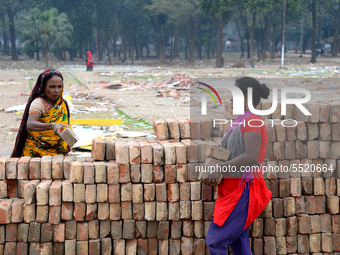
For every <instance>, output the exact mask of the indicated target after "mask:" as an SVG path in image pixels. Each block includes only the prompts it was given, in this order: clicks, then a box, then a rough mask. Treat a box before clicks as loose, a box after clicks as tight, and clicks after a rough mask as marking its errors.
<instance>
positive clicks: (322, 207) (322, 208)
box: [315, 196, 326, 214]
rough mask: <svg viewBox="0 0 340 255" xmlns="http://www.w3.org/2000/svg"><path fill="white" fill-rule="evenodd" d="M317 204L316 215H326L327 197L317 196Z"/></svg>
mask: <svg viewBox="0 0 340 255" xmlns="http://www.w3.org/2000/svg"><path fill="white" fill-rule="evenodd" d="M315 202H316V213H318V214H320V213H325V212H326V197H325V196H315Z"/></svg>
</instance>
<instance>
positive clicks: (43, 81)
mask: <svg viewBox="0 0 340 255" xmlns="http://www.w3.org/2000/svg"><path fill="white" fill-rule="evenodd" d="M53 76H58V77H60V78H61V80H63V77H62V76H60V75H58V74H51V75H47V76H45V77H44V78H43V79H42V93H43V94H45V88H46V84H47V82H48V80H50V79H52V77H53Z"/></svg>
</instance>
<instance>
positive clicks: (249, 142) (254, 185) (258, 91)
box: [206, 77, 271, 255]
mask: <svg viewBox="0 0 340 255" xmlns="http://www.w3.org/2000/svg"><path fill="white" fill-rule="evenodd" d="M235 85H236V86H237V87H239V88H240V89H241V90H242V92H243V94H244V98H245V109H246V110H247V111H246V112H245V113H244V114H243V115H241V116H238V117H237V118H236V119H235V121H234V123H245V124H242V125H240V128H241V132H240V134H242V138H243V146H244V153H242V154H240V155H238V156H236V157H234V158H233V159H230V160H228V161H226V162H224V163H222V164H219V166H221V167H223V166H227V167H228V166H230V167H232V166H235V167H236V168H237V169H240V168H241V167H242V166H243V167H245V166H252V165H254V164H257V165H259V167H258V170H257V171H255V172H251V173H250V174H249V173H248V174H247V173H243V175H242V176H240V177H237V178H235V177H233V176H232V175H230V173H228V172H227V173H225V175H224V178H223V179H222V181H221V183H220V184H219V185H218V199H217V200H216V202H215V209H214V214H213V220H212V223H211V225H210V227H209V230H208V235H207V238H206V243H207V246H208V248H209V252H210V254H211V255H220V254H223V255H225V254H228V252H227V246H228V245H230V247H231V249H232V251H233V254H234V255H250V254H252V252H251V249H250V243H249V236H248V229H249V226H250V225H251V223H252V222H253V221H254V220H255V219H256V218H257V217H258V216H259V215H260V213H261V212H262V211H263V209H264V208H265V207H266V205H267V204H268V202H269V201H270V199H271V191H270V190H269V189H268V188H267V186H266V183H265V181H264V178H263V172H262V166H261V164H262V163H263V161H264V157H265V154H266V148H267V130H266V126H265V125H264V123H263V118H262V117H261V116H258V115H255V114H253V113H251V112H250V111H249V108H248V104H247V102H248V100H247V91H248V88H249V87H251V88H252V90H253V106H254V108H255V107H256V106H257V105H258V104H259V103H260V100H261V97H262V98H268V95H269V93H270V90H269V88H268V87H267V86H266V85H265V84H260V83H259V82H258V81H257V80H256V79H254V78H251V77H243V78H240V79H238V80H236V84H235ZM249 121H250V122H249ZM262 123H263V125H261V124H262ZM236 125H237V124H236ZM229 131H230V129H228V130H227V132H229ZM227 132H226V133H227ZM241 141H242V140H241ZM222 145H223V141H222ZM209 182H210V183H212V184H214V183H215V184H216V183H218V179H217V178H213V177H212V178H211V179H210V180H209Z"/></svg>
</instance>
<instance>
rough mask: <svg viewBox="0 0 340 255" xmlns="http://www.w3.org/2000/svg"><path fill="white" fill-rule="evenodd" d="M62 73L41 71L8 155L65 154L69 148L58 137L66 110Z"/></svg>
mask: <svg viewBox="0 0 340 255" xmlns="http://www.w3.org/2000/svg"><path fill="white" fill-rule="evenodd" d="M63 89H64V85H63V76H62V74H61V73H60V72H58V71H57V70H53V69H47V70H46V71H44V72H43V73H41V74H40V75H39V77H38V80H37V82H36V84H35V86H34V88H33V90H32V93H31V95H30V97H29V99H28V102H27V105H26V109H25V112H24V116H23V118H22V121H21V125H20V130H19V132H18V135H17V139H16V143H15V147H14V150H13V153H12V157H21V156H30V157H42V156H45V155H58V154H64V155H66V154H67V153H68V152H69V151H70V150H71V148H70V147H69V146H68V145H67V144H66V142H65V141H64V140H62V139H61V138H60V136H59V135H60V132H61V130H62V129H63V128H67V127H68V125H69V121H70V111H69V109H68V105H67V102H66V101H65V100H64V99H63Z"/></svg>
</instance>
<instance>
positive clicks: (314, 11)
mask: <svg viewBox="0 0 340 255" xmlns="http://www.w3.org/2000/svg"><path fill="white" fill-rule="evenodd" d="M311 12H312V19H313V26H312V58H311V60H310V62H311V63H312V64H314V63H316V44H315V41H316V0H312V4H311ZM333 48H334V47H333Z"/></svg>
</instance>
